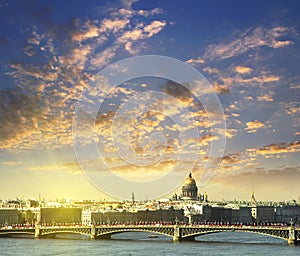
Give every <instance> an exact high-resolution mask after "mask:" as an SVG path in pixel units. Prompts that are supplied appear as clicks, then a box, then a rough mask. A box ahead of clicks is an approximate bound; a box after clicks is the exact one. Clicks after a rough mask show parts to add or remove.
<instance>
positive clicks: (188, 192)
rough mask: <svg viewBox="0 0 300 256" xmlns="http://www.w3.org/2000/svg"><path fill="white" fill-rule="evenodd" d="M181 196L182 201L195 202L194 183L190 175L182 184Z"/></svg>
mask: <svg viewBox="0 0 300 256" xmlns="http://www.w3.org/2000/svg"><path fill="white" fill-rule="evenodd" d="M181 196H182V199H184V200H196V199H197V197H198V188H197V185H196V181H195V180H194V179H193V177H192V174H191V173H190V175H189V176H188V177H187V178H186V179H185V180H184V182H183V186H182V194H181Z"/></svg>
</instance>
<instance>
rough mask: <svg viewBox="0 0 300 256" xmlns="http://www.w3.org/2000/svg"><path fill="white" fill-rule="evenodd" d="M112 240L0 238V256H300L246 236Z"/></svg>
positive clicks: (294, 249)
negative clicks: (182, 240)
mask: <svg viewBox="0 0 300 256" xmlns="http://www.w3.org/2000/svg"><path fill="white" fill-rule="evenodd" d="M112 238H113V239H112V240H90V239H88V238H87V237H82V236H65V235H61V236H58V237H57V238H52V239H38V240H36V239H33V238H1V239H0V255H14V256H15V255H89V256H90V255H105V256H110V255H126V256H127V255H130V256H133V255H138V256H140V255H168V256H171V255H205V256H206V255H243V256H245V255H272V256H275V255H280V256H287V255H300V246H289V245H287V242H286V241H284V240H280V239H277V238H272V237H268V236H262V235H257V234H250V233H238V232H228V233H227V232H226V233H217V234H210V235H205V236H201V237H197V239H196V241H195V242H176V243H174V242H173V241H172V239H171V238H167V237H164V236H160V235H159V236H158V237H157V238H148V234H147V233H144V232H136V233H135V232H132V233H123V234H118V235H114V236H113V237H112Z"/></svg>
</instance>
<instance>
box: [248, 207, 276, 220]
mask: <svg viewBox="0 0 300 256" xmlns="http://www.w3.org/2000/svg"><path fill="white" fill-rule="evenodd" d="M251 215H252V218H253V221H254V222H255V223H264V222H275V221H276V218H275V208H274V206H254V207H251Z"/></svg>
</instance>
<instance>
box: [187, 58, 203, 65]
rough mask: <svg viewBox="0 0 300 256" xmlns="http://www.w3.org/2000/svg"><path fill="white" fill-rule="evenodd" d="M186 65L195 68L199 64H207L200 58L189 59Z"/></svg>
mask: <svg viewBox="0 0 300 256" xmlns="http://www.w3.org/2000/svg"><path fill="white" fill-rule="evenodd" d="M186 63H188V64H190V65H193V66H197V65H199V64H203V63H205V61H204V60H203V59H201V58H198V59H189V60H187V61H186Z"/></svg>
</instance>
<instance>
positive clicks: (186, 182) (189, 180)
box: [183, 173, 196, 185]
mask: <svg viewBox="0 0 300 256" xmlns="http://www.w3.org/2000/svg"><path fill="white" fill-rule="evenodd" d="M183 185H196V181H195V180H194V179H193V178H192V174H191V173H190V175H189V176H188V177H187V178H186V179H185V180H184V183H183Z"/></svg>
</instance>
